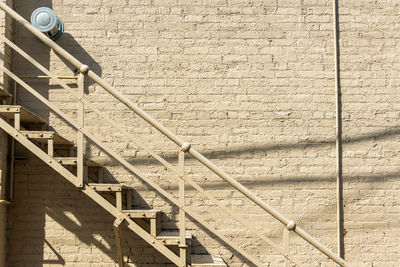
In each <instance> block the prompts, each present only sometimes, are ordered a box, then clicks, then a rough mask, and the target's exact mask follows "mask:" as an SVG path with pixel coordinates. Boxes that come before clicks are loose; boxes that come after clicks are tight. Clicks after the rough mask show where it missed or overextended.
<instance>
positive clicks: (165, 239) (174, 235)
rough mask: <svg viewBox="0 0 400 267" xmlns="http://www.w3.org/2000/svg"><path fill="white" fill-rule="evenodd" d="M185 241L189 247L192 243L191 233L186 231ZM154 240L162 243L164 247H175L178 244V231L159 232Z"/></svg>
mask: <svg viewBox="0 0 400 267" xmlns="http://www.w3.org/2000/svg"><path fill="white" fill-rule="evenodd" d="M185 237H186V238H185V239H186V242H185V243H186V244H185V245H188V246H190V245H191V243H192V232H191V231H186V232H185ZM156 238H157V239H158V240H159V241H160V242H162V243H163V244H165V245H170V246H177V245H179V244H180V242H179V230H175V231H161V232H160V233H159V234H158V235H157V236H156Z"/></svg>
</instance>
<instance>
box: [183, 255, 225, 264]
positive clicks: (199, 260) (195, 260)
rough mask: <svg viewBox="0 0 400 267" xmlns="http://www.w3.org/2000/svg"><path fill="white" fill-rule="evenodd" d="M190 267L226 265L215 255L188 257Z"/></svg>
mask: <svg viewBox="0 0 400 267" xmlns="http://www.w3.org/2000/svg"><path fill="white" fill-rule="evenodd" d="M190 259H191V262H192V263H191V265H190V266H191V267H212V266H213V267H226V266H227V265H226V263H225V262H224V260H223V259H222V257H220V256H216V255H190Z"/></svg>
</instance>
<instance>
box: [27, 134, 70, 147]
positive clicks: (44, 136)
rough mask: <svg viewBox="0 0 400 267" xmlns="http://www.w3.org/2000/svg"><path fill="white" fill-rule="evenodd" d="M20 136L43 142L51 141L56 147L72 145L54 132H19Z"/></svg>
mask: <svg viewBox="0 0 400 267" xmlns="http://www.w3.org/2000/svg"><path fill="white" fill-rule="evenodd" d="M20 133H21V134H23V135H25V136H26V137H28V138H30V139H35V140H43V139H51V138H52V139H53V140H54V144H58V145H72V144H73V143H72V142H70V141H68V140H67V139H65V138H64V137H62V136H60V135H59V134H58V133H57V132H54V131H20Z"/></svg>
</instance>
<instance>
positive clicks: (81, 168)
mask: <svg viewBox="0 0 400 267" xmlns="http://www.w3.org/2000/svg"><path fill="white" fill-rule="evenodd" d="M84 94H85V75H83V74H82V73H80V74H79V78H78V95H79V96H80V97H82V98H83V97H84ZM78 123H79V125H80V127H82V128H84V127H85V106H84V103H83V102H81V101H78ZM76 145H77V146H76V153H77V178H78V181H77V186H78V187H82V186H83V185H84V184H85V182H86V183H87V181H85V180H86V178H85V177H86V176H87V175H85V172H86V171H85V163H84V155H85V139H84V135H83V133H82V132H81V131H77V137H76Z"/></svg>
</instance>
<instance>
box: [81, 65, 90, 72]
mask: <svg viewBox="0 0 400 267" xmlns="http://www.w3.org/2000/svg"><path fill="white" fill-rule="evenodd" d="M79 71H80V72H81V73H83V74H85V73H86V72H88V71H89V66H88V65H82V66H81V68H80V69H79Z"/></svg>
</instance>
